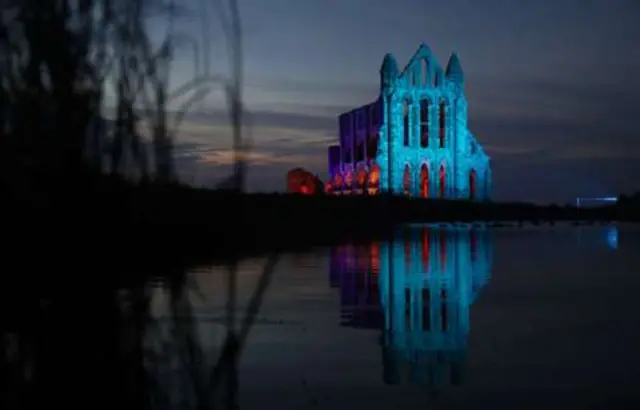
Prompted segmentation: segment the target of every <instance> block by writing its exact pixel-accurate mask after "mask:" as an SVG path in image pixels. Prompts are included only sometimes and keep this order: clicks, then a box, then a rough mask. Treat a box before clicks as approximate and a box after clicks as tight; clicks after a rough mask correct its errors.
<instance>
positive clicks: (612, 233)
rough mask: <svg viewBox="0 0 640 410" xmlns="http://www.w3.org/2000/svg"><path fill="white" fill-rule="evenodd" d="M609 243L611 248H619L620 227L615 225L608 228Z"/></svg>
mask: <svg viewBox="0 0 640 410" xmlns="http://www.w3.org/2000/svg"><path fill="white" fill-rule="evenodd" d="M607 245H609V247H610V248H611V249H618V227H617V226H615V225H612V226H610V227H609V229H607Z"/></svg>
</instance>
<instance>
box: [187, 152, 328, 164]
mask: <svg viewBox="0 0 640 410" xmlns="http://www.w3.org/2000/svg"><path fill="white" fill-rule="evenodd" d="M194 155H195V156H196V161H198V162H203V163H207V164H210V165H215V166H221V165H232V164H233V163H234V152H233V151H232V150H208V151H205V152H196V153H194ZM237 158H238V159H239V160H244V161H246V162H247V163H248V164H249V165H255V166H264V165H275V164H287V165H291V166H305V165H310V164H311V165H319V164H320V163H321V162H322V160H323V159H324V157H320V156H317V155H301V154H280V153H275V152H265V151H249V152H240V153H238V156H237Z"/></svg>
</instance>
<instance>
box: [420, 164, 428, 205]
mask: <svg viewBox="0 0 640 410" xmlns="http://www.w3.org/2000/svg"><path fill="white" fill-rule="evenodd" d="M420 196H421V197H422V198H429V168H428V167H427V165H426V164H424V165H422V167H421V169H420Z"/></svg>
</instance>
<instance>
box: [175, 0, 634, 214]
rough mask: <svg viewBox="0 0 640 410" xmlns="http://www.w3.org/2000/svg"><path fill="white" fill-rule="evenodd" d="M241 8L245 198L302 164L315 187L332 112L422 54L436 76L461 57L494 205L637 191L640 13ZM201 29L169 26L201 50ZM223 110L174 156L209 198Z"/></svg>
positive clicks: (320, 5) (216, 64) (271, 187)
mask: <svg viewBox="0 0 640 410" xmlns="http://www.w3.org/2000/svg"><path fill="white" fill-rule="evenodd" d="M191 1H192V2H193V10H196V9H197V6H198V4H199V0H191ZM208 1H210V0H208ZM239 4H240V8H241V10H240V11H241V15H242V19H243V21H242V23H243V27H244V36H245V38H244V47H245V49H244V57H245V64H246V65H245V77H246V81H245V104H246V106H247V108H248V110H249V111H250V115H251V118H252V121H251V122H252V124H251V125H252V129H251V133H252V135H253V138H254V141H255V145H254V150H253V152H252V154H251V165H250V171H249V176H248V179H249V180H248V189H249V190H251V191H282V190H284V188H285V173H286V171H287V170H288V169H290V168H293V167H296V166H303V167H306V168H308V169H310V170H311V171H313V172H317V173H318V174H319V175H320V176H321V177H323V178H325V177H326V171H325V169H326V161H327V153H326V147H327V146H328V145H329V144H331V143H333V142H334V141H336V140H337V115H338V114H339V113H341V112H344V111H347V110H349V109H351V108H354V107H356V106H360V105H363V104H365V103H368V102H370V101H373V100H374V99H375V98H376V96H377V93H378V89H379V85H378V76H379V74H378V70H379V68H380V65H381V63H382V58H383V56H384V55H385V53H388V52H389V53H392V54H394V56H395V57H396V59H397V60H398V63H399V64H400V65H401V66H404V64H406V62H408V59H409V58H410V57H411V55H412V54H413V53H414V52H415V51H416V50H417V48H418V46H419V45H420V43H423V42H424V43H426V44H427V45H428V46H429V47H430V48H431V50H433V51H434V52H435V54H436V56H437V57H438V60H439V62H440V64H441V65H442V66H444V65H446V62H447V60H448V57H449V55H450V53H451V52H453V51H455V52H457V53H458V55H459V57H460V61H461V63H462V68H463V70H464V71H465V75H466V92H467V98H468V101H469V127H470V129H471V131H472V132H473V133H474V134H475V135H476V137H477V138H478V140H479V141H480V143H481V144H482V145H483V146H484V147H485V149H486V151H487V153H488V154H489V155H490V156H491V157H492V159H493V170H494V172H493V175H494V190H493V191H494V197H495V199H499V200H511V199H515V200H533V201H544V202H548V201H554V202H561V203H564V202H568V201H571V200H572V198H574V197H575V196H576V195H608V194H617V193H619V192H621V191H634V190H638V189H640V183H639V182H638V175H640V138H639V137H640V122H639V120H640V24H639V23H638V22H639V21H640V1H637V0H592V1H589V0H482V1H478V0H394V1H389V0H239ZM202 13H203V12H202V11H200V12H199V14H200V15H205V14H202ZM205 20H206V21H207V25H206V26H207V30H209V32H208V33H207V37H208V38H210V39H211V48H212V51H211V53H212V57H211V60H210V61H211V67H212V70H213V71H214V72H215V73H219V74H222V75H226V74H227V73H228V68H227V67H228V59H227V56H226V52H225V40H224V38H223V33H222V30H221V29H220V24H219V23H218V20H217V19H216V17H215V16H214V14H213V12H210V13H207V14H206V18H205ZM199 22H200V20H199V18H198V17H196V16H194V15H189V14H188V13H187V15H186V16H184V17H181V18H180V19H179V20H178V27H179V28H180V29H181V30H183V31H184V32H186V33H191V35H192V36H193V37H194V38H195V37H198V36H201V35H202V33H201V32H200V31H199V30H200V29H201V26H200V25H199ZM201 47H202V46H201ZM192 50H193V47H189V46H188V45H187V44H184V45H183V46H182V47H181V48H180V52H179V53H178V55H177V61H176V64H175V67H174V72H173V75H174V79H175V83H176V84H177V83H180V82H181V81H183V80H185V79H187V78H189V77H190V76H192V75H193V72H194V58H193V51H192ZM226 110H227V108H226V103H225V100H224V95H223V94H222V92H218V93H214V94H212V95H211V96H209V97H208V98H207V100H206V101H204V102H203V103H201V104H199V105H198V106H197V107H196V108H195V111H192V113H191V114H190V115H189V116H188V119H187V121H185V123H184V124H183V126H182V128H181V131H180V133H179V135H178V137H177V141H176V155H177V165H178V167H179V170H180V172H181V174H182V175H183V176H184V177H185V178H186V179H187V180H189V181H193V182H195V183H196V184H200V185H206V186H214V185H215V184H216V182H218V181H221V180H222V179H224V178H225V176H227V175H228V173H229V172H230V167H229V163H230V158H231V157H230V155H229V154H230V151H229V149H230V147H231V132H230V128H229V124H228V120H227V116H226Z"/></svg>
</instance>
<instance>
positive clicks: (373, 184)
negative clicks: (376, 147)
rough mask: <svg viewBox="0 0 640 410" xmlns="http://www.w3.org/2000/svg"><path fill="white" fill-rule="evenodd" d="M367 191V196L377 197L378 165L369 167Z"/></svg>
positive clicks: (378, 182) (378, 187) (378, 188)
mask: <svg viewBox="0 0 640 410" xmlns="http://www.w3.org/2000/svg"><path fill="white" fill-rule="evenodd" d="M367 190H368V192H369V195H377V194H378V193H379V192H380V167H379V166H378V165H374V166H373V167H371V171H370V172H369V181H368V184H367Z"/></svg>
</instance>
